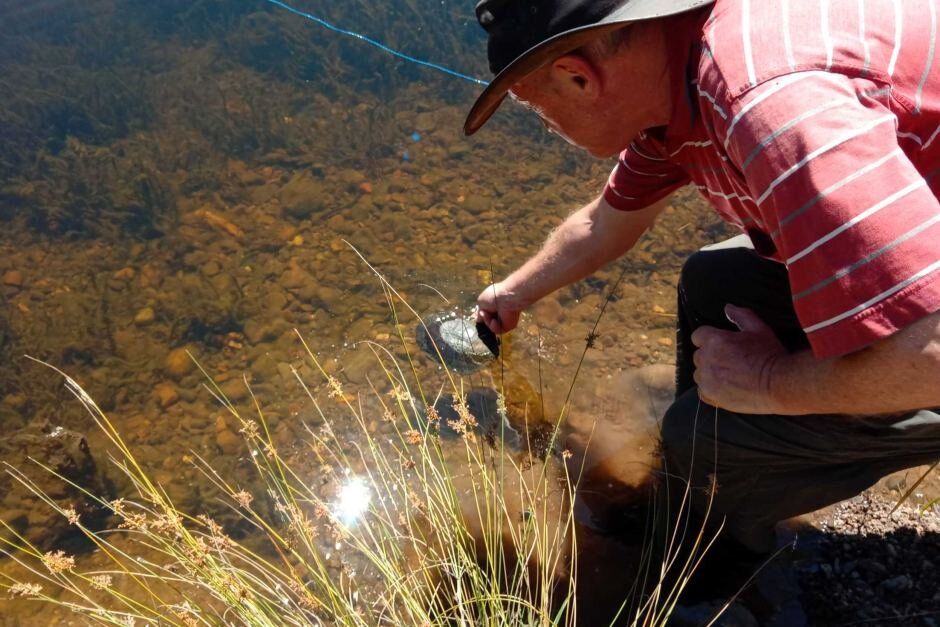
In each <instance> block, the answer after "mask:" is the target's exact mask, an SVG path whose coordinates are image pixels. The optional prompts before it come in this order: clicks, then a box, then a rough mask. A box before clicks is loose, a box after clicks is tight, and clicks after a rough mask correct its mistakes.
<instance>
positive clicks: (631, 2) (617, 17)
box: [463, 0, 715, 135]
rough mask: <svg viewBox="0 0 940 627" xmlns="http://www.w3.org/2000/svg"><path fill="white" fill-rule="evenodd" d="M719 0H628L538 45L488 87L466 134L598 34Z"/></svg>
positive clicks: (472, 111) (469, 118)
mask: <svg viewBox="0 0 940 627" xmlns="http://www.w3.org/2000/svg"><path fill="white" fill-rule="evenodd" d="M714 1H715V0H627V2H626V3H625V4H624V5H623V6H621V7H620V8H618V9H617V10H615V11H612V12H611V13H610V14H609V15H607V16H606V17H605V18H603V19H602V20H600V21H599V22H595V23H594V24H589V25H587V26H580V27H578V28H572V29H570V30H566V31H564V32H562V33H558V34H557V35H555V36H553V37H550V38H548V39H546V40H545V41H543V42H541V43H539V44H538V45H535V46H533V47H531V48H529V49H528V50H526V51H525V52H523V53H522V54H521V55H519V56H518V57H517V58H516V59H515V60H513V61H512V63H510V64H509V65H507V66H506V67H505V68H504V69H503V71H502V72H500V73H499V74H497V75H496V77H495V78H494V79H493V80H492V81H491V82H490V84H489V85H487V86H486V89H484V90H483V93H481V94H480V96H479V97H478V98H477V100H476V102H475V103H473V107H472V108H471V109H470V113H469V114H468V115H467V119H466V121H465V122H464V125H463V132H464V134H466V135H473V134H474V133H476V132H477V131H478V130H480V128H481V127H482V126H483V125H484V124H486V121H487V120H489V119H490V116H492V115H493V114H494V113H495V112H496V110H497V109H498V108H499V105H501V104H502V102H503V100H505V98H506V94H507V93H509V90H510V89H512V86H513V85H515V84H516V83H518V82H519V81H521V80H522V79H523V78H525V77H526V76H528V75H529V74H531V73H532V72H534V71H536V70H537V69H539V68H540V67H542V66H544V65H545V64H547V63H551V62H552V61H554V60H555V59H557V58H558V57H560V56H563V55H564V54H566V53H568V52H571V51H572V50H576V49H577V48H580V47H581V46H583V45H585V44H587V43H588V42H590V41H591V40H592V39H594V38H595V37H598V36H600V35H602V34H604V33H608V32H611V31H615V30H617V29H619V28H622V27H623V26H624V25H626V24H628V23H630V22H639V21H642V20H651V19H655V18H660V17H667V16H670V15H677V14H679V13H685V12H686V11H691V10H693V9H698V8H700V7H703V6H706V5H709V4H712V3H713V2H714Z"/></svg>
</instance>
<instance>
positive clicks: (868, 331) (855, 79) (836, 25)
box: [604, 0, 940, 358]
mask: <svg viewBox="0 0 940 627" xmlns="http://www.w3.org/2000/svg"><path fill="white" fill-rule="evenodd" d="M938 20H940V0H916V1H915V0H818V1H815V2H810V1H809V0H718V1H717V3H716V4H715V5H713V6H712V7H711V8H710V9H709V10H708V11H706V12H704V13H701V12H700V13H696V14H691V15H686V16H680V17H679V18H676V25H675V26H676V28H675V29H674V30H672V31H671V32H674V33H676V36H675V37H676V38H675V40H674V44H673V45H674V50H673V52H674V53H675V54H674V62H673V66H674V69H673V73H674V78H675V81H676V82H675V83H674V84H681V85H684V86H685V90H684V91H683V90H680V91H681V92H682V93H680V94H679V95H678V97H677V99H676V102H675V105H674V111H673V117H672V121H671V122H670V124H669V125H668V126H667V127H664V128H661V129H650V130H647V132H645V133H642V134H641V135H640V136H639V137H637V139H636V140H635V141H634V142H633V143H632V144H631V145H630V147H629V148H628V149H627V150H625V151H624V152H623V153H622V154H621V156H620V161H619V163H618V164H617V166H616V167H615V168H614V171H613V173H612V174H611V176H610V179H609V181H608V183H607V186H606V187H605V189H604V197H605V199H606V200H607V202H609V203H610V204H611V205H612V206H614V207H616V208H618V209H623V210H633V209H639V208H642V207H646V206H648V205H650V204H651V203H653V202H655V201H656V200H658V199H660V198H662V197H664V196H665V195H667V194H668V193H670V192H672V191H673V190H675V189H676V188H678V187H680V186H682V185H685V184H688V183H691V184H693V185H694V186H695V187H697V188H698V189H699V190H700V191H701V192H702V193H703V194H704V195H705V197H706V198H707V199H708V200H709V202H710V203H711V204H712V205H713V206H714V207H715V209H716V210H717V211H718V213H720V214H721V216H722V217H723V218H724V219H725V220H727V221H728V222H730V223H732V224H734V225H736V226H738V227H739V228H740V229H741V230H742V231H745V232H747V233H748V234H750V235H751V239H752V241H754V243H755V248H756V249H757V251H758V252H759V253H761V254H763V255H765V256H768V257H771V258H774V259H777V260H778V261H781V262H783V263H785V264H786V265H787V269H788V272H789V277H790V286H791V289H792V293H793V303H794V306H795V308H796V312H797V315H798V316H799V319H800V322H801V324H802V326H803V328H804V330H805V331H806V333H807V336H808V337H809V340H810V343H811V345H812V348H813V351H814V353H815V355H816V356H817V357H820V358H824V357H831V356H836V355H842V354H845V353H848V352H851V351H855V350H857V349H860V348H862V347H864V346H866V345H868V344H870V343H872V342H874V341H876V340H878V339H881V338H884V337H887V336H889V335H891V334H892V333H894V332H896V331H898V330H899V329H902V328H904V327H905V326H907V325H909V324H911V323H912V322H914V321H916V320H918V319H920V318H922V317H924V316H925V315H928V314H930V313H933V312H935V311H937V310H940V202H938V197H940V50H937V48H938V47H940V41H938V39H940V37H938V33H937V28H938Z"/></svg>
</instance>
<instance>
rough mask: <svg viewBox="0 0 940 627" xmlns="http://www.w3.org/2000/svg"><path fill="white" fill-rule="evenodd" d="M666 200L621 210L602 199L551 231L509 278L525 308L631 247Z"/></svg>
mask: <svg viewBox="0 0 940 627" xmlns="http://www.w3.org/2000/svg"><path fill="white" fill-rule="evenodd" d="M664 205H665V201H661V202H659V203H657V204H656V205H654V206H652V207H649V208H647V209H643V210H641V211H633V212H629V213H627V212H618V211H617V210H615V209H613V208H612V207H610V206H609V205H607V204H606V203H605V202H604V201H603V199H597V200H595V201H593V202H591V203H589V204H587V205H585V206H584V207H582V208H581V209H579V210H578V211H576V212H574V213H573V214H571V215H570V216H568V218H567V219H566V220H565V221H564V222H563V223H562V224H561V226H559V227H558V228H557V229H555V231H554V232H553V233H552V234H551V235H550V236H549V238H548V240H547V241H546V242H545V244H544V245H543V246H542V248H541V250H539V252H538V253H536V254H535V255H534V256H533V257H532V258H530V259H529V260H528V261H527V262H525V264H523V265H522V266H521V267H520V268H519V269H518V270H516V271H515V272H513V273H512V274H511V275H509V277H507V278H506V279H505V280H504V281H503V287H504V288H505V289H506V290H507V291H508V292H509V293H511V294H512V295H513V297H514V298H515V301H516V303H517V304H518V305H519V306H520V307H522V308H524V307H528V306H529V305H531V304H532V303H534V302H536V301H537V300H539V299H540V298H542V297H544V296H547V295H548V294H550V293H552V292H554V291H555V290H557V289H559V288H561V287H563V286H565V285H568V284H570V283H574V282H575V281H578V280H580V279H583V278H584V277H586V276H588V275H589V274H591V273H592V272H594V271H595V270H597V269H598V268H600V267H601V266H603V265H604V264H606V263H609V262H610V261H613V260H614V259H616V258H618V257H619V256H621V255H622V254H624V253H625V252H627V251H628V250H630V249H631V248H632V247H633V245H634V244H635V243H636V241H637V240H638V239H639V238H640V236H641V235H642V234H643V233H644V232H645V231H646V230H647V229H648V228H649V226H650V225H651V224H652V223H653V221H654V220H655V219H656V215H657V214H658V213H659V211H660V210H661V209H662V207H663V206H664Z"/></svg>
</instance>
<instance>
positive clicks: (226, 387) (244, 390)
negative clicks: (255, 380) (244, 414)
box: [219, 379, 248, 403]
mask: <svg viewBox="0 0 940 627" xmlns="http://www.w3.org/2000/svg"><path fill="white" fill-rule="evenodd" d="M219 388H220V389H221V390H222V394H224V395H225V398H227V399H228V400H230V401H232V402H233V403H234V402H237V401H241V400H244V399H245V398H247V397H248V387H247V386H246V385H245V382H244V381H242V380H241V379H229V380H228V381H226V382H225V383H223V384H222V385H221V386H219Z"/></svg>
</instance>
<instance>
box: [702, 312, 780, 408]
mask: <svg viewBox="0 0 940 627" xmlns="http://www.w3.org/2000/svg"><path fill="white" fill-rule="evenodd" d="M725 315H726V316H727V317H728V320H730V321H731V322H732V323H733V324H734V325H735V326H737V327H738V329H740V331H723V330H721V329H716V328H714V327H699V328H698V329H696V330H695V332H694V333H693V334H692V343H693V344H695V346H697V347H698V350H697V351H695V355H694V357H693V361H694V363H695V375H694V376H695V382H696V383H697V384H698V393H699V397H701V399H702V400H703V401H705V402H706V403H708V404H710V405H714V406H716V407H721V408H722V409H727V410H729V411H735V412H740V413H745V414H776V413H786V412H785V411H783V407H782V406H781V404H780V403H779V401H778V399H775V398H774V397H773V395H772V393H771V376H772V374H773V372H774V368H775V366H777V365H778V362H780V361H781V360H783V359H786V358H787V357H788V353H787V350H786V349H785V348H784V347H783V345H782V344H781V343H780V340H778V339H777V336H776V335H775V334H774V332H773V330H772V329H771V328H770V327H769V326H767V325H766V324H765V323H764V321H763V320H761V319H760V318H758V317H757V315H756V314H755V313H754V312H753V311H751V310H750V309H745V308H743V307H735V306H734V305H727V306H725Z"/></svg>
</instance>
